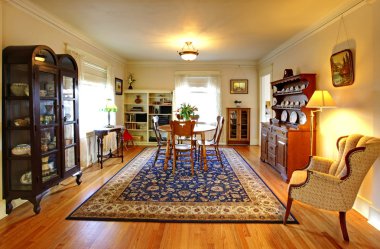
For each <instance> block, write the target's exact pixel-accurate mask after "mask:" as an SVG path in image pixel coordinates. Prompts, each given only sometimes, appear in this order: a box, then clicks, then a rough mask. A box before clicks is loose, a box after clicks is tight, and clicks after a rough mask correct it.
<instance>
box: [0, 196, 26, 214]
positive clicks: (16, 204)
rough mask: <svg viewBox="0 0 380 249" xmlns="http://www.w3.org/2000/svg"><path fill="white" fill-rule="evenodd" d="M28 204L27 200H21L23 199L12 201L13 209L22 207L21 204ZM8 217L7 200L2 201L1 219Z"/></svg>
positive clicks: (0, 206)
mask: <svg viewBox="0 0 380 249" xmlns="http://www.w3.org/2000/svg"><path fill="white" fill-rule="evenodd" d="M25 202H27V200H21V199H16V200H13V201H12V205H13V209H15V208H16V207H18V206H20V205H21V204H23V203H25ZM7 216H8V215H7V214H6V212H5V200H1V201H0V219H2V218H4V217H7Z"/></svg>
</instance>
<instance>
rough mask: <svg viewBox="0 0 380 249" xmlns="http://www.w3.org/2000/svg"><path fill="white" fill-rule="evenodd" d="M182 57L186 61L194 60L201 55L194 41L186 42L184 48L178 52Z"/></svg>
mask: <svg viewBox="0 0 380 249" xmlns="http://www.w3.org/2000/svg"><path fill="white" fill-rule="evenodd" d="M178 53H179V55H180V56H181V58H182V59H183V60H185V61H193V60H195V59H196V58H197V56H198V55H199V52H198V50H196V49H195V48H194V46H193V43H192V42H190V41H188V42H185V45H184V46H183V47H182V50H181V51H179V52H178Z"/></svg>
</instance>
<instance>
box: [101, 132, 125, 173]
mask: <svg viewBox="0 0 380 249" xmlns="http://www.w3.org/2000/svg"><path fill="white" fill-rule="evenodd" d="M94 132H95V136H96V142H97V145H98V147H97V149H98V155H97V157H98V163H100V168H101V169H103V162H104V161H105V160H107V159H109V158H111V157H114V158H117V157H120V158H121V162H123V161H124V155H123V132H124V126H122V125H115V126H114V127H112V128H100V129H96V130H94ZM110 132H116V145H117V147H116V148H117V149H116V154H113V153H112V151H111V148H110V151H109V153H108V154H107V155H103V138H104V136H105V135H107V134H108V133H110ZM119 150H121V152H119Z"/></svg>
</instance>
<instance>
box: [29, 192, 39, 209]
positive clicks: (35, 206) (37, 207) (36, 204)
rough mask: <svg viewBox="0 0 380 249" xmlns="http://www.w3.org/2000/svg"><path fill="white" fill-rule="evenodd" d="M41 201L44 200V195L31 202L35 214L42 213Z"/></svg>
mask: <svg viewBox="0 0 380 249" xmlns="http://www.w3.org/2000/svg"><path fill="white" fill-rule="evenodd" d="M41 199H42V194H40V195H37V196H36V197H35V198H33V199H30V200H29V201H30V202H31V203H32V204H33V206H34V207H33V211H34V213H35V214H39V213H40V211H41V206H40V202H41Z"/></svg>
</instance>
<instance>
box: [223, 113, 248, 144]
mask: <svg viewBox="0 0 380 249" xmlns="http://www.w3.org/2000/svg"><path fill="white" fill-rule="evenodd" d="M249 116H250V108H227V144H240V145H249V144H250V122H249V120H250V118H249Z"/></svg>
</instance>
